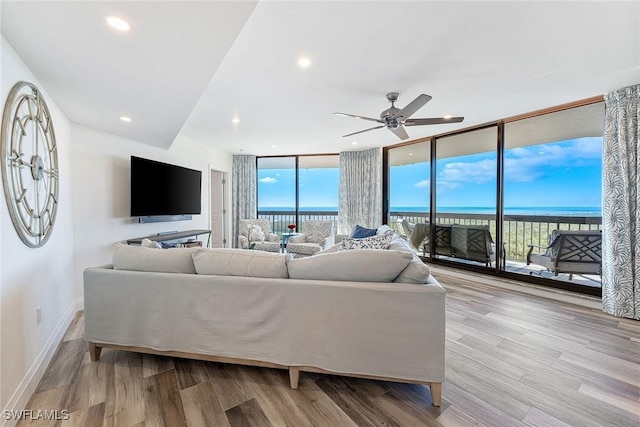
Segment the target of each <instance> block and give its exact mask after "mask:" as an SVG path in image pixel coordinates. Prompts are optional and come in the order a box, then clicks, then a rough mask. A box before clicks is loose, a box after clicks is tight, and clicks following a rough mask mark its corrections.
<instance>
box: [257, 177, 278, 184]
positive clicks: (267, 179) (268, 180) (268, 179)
mask: <svg viewBox="0 0 640 427" xmlns="http://www.w3.org/2000/svg"><path fill="white" fill-rule="evenodd" d="M258 181H260V182H261V183H263V184H273V183H276V182H278V180H277V179H275V178H273V177H271V176H265V177H264V178H260V179H259V180H258Z"/></svg>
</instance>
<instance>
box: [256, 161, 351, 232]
mask: <svg viewBox="0 0 640 427" xmlns="http://www.w3.org/2000/svg"><path fill="white" fill-rule="evenodd" d="M339 181H340V170H339V158H338V155H337V154H335V155H313V156H283V157H259V158H258V217H259V218H267V219H269V220H270V222H271V227H272V229H273V231H274V232H275V233H287V232H289V231H291V230H290V229H289V228H288V226H289V225H292V226H294V225H295V229H294V231H298V232H304V223H305V221H306V220H308V219H323V220H332V221H337V217H338V186H339Z"/></svg>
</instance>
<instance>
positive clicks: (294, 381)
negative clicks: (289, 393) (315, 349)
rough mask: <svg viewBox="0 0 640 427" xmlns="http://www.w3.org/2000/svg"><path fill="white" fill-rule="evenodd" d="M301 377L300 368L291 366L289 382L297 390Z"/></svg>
mask: <svg viewBox="0 0 640 427" xmlns="http://www.w3.org/2000/svg"><path fill="white" fill-rule="evenodd" d="M299 379H300V369H298V368H296V367H293V366H289V384H290V385H291V388H292V389H294V390H296V389H297V388H298V380H299Z"/></svg>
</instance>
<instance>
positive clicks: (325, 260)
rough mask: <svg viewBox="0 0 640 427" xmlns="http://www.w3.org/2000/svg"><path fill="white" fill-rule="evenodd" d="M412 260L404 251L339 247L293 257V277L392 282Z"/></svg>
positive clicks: (290, 275) (291, 273) (291, 268)
mask: <svg viewBox="0 0 640 427" xmlns="http://www.w3.org/2000/svg"><path fill="white" fill-rule="evenodd" d="M409 261H411V254H410V253H408V252H402V251H390V250H376V249H372V250H368V251H339V252H332V253H326V254H325V253H320V254H318V255H315V256H312V257H307V258H299V259H292V260H290V261H289V263H288V268H289V277H290V278H291V279H310V280H335V281H352V282H391V281H393V279H395V278H396V276H398V274H400V272H401V271H402V270H404V269H405V268H406V266H407V264H409Z"/></svg>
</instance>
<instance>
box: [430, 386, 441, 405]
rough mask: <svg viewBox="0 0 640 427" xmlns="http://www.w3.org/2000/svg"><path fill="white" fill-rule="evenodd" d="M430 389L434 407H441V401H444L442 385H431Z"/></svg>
mask: <svg viewBox="0 0 640 427" xmlns="http://www.w3.org/2000/svg"><path fill="white" fill-rule="evenodd" d="M430 387H431V399H432V400H433V406H440V401H441V399H442V383H431V384H430Z"/></svg>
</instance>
